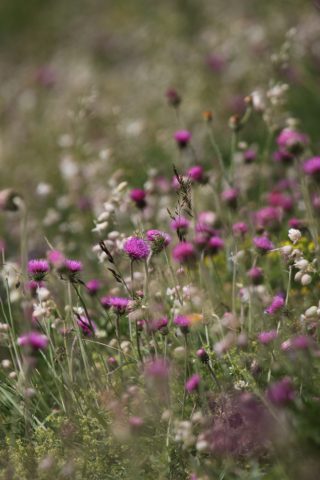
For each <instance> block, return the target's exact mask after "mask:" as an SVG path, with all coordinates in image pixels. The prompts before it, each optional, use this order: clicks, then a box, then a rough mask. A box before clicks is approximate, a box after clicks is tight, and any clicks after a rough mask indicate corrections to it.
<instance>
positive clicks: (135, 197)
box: [130, 188, 147, 209]
mask: <svg viewBox="0 0 320 480" xmlns="http://www.w3.org/2000/svg"><path fill="white" fill-rule="evenodd" d="M146 195H147V194H146V192H145V191H144V190H142V189H141V188H134V189H133V190H131V192H130V198H131V200H132V201H133V202H134V203H135V204H136V206H137V207H138V208H141V209H143V208H145V207H146V205H147V202H146Z"/></svg>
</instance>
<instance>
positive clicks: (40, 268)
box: [28, 259, 49, 282]
mask: <svg viewBox="0 0 320 480" xmlns="http://www.w3.org/2000/svg"><path fill="white" fill-rule="evenodd" d="M28 272H29V273H30V275H31V276H32V277H33V279H34V280H36V281H38V282H40V281H41V280H43V279H44V277H45V276H46V274H47V273H48V272H49V264H48V262H47V260H43V259H41V260H36V259H34V260H29V262H28Z"/></svg>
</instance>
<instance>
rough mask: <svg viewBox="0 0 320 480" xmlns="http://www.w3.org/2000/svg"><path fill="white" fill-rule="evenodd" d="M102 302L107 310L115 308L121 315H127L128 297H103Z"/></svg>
mask: <svg viewBox="0 0 320 480" xmlns="http://www.w3.org/2000/svg"><path fill="white" fill-rule="evenodd" d="M100 301H101V305H102V306H103V307H104V308H105V309H109V308H113V310H115V311H116V312H117V313H118V314H120V315H121V314H124V313H126V311H127V308H128V305H129V298H126V297H102V298H101V300H100Z"/></svg>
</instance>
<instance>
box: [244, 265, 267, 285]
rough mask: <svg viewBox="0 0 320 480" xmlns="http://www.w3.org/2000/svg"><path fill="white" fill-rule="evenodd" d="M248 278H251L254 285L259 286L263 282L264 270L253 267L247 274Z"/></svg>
mask: <svg viewBox="0 0 320 480" xmlns="http://www.w3.org/2000/svg"><path fill="white" fill-rule="evenodd" d="M247 275H248V277H249V278H250V280H251V282H252V283H253V285H259V284H260V283H262V280H263V270H262V268H260V267H252V268H250V270H249V271H248V272H247Z"/></svg>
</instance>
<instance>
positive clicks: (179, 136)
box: [173, 130, 191, 148]
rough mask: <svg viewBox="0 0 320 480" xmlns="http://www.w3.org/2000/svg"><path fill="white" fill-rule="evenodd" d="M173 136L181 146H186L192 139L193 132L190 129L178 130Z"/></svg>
mask: <svg viewBox="0 0 320 480" xmlns="http://www.w3.org/2000/svg"><path fill="white" fill-rule="evenodd" d="M173 138H174V139H175V141H176V142H177V144H178V146H179V147H180V148H185V147H186V146H187V145H188V143H189V142H190V140H191V133H190V132H189V131H188V130H178V131H177V132H175V134H174V136H173Z"/></svg>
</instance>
